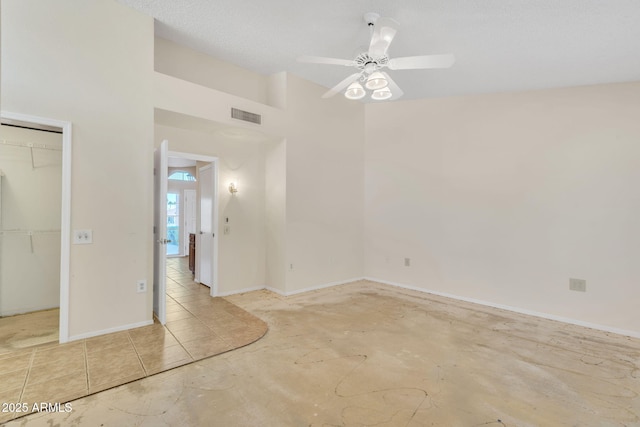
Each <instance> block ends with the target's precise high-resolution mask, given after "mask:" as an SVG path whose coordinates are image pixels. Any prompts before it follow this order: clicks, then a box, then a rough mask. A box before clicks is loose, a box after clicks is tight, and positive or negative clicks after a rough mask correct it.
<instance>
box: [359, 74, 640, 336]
mask: <svg viewBox="0 0 640 427" xmlns="http://www.w3.org/2000/svg"><path fill="white" fill-rule="evenodd" d="M639 99H640V84H638V83H635V84H617V85H602V86H592V87H579V88H568V89H558V90H547V91H536V92H525V93H511V94H497V95H485V96H473V97H460V98H447V99H433V100H421V101H407V102H395V103H385V104H370V105H368V106H367V116H366V119H367V123H366V132H367V139H366V141H367V143H366V148H365V153H366V160H365V164H366V167H365V188H366V189H365V194H366V197H365V251H366V267H365V273H366V275H367V276H370V277H373V278H377V279H382V280H385V281H389V282H394V283H399V284H403V285H408V286H413V287H417V288H420V289H426V290H433V291H436V292H441V293H447V294H452V295H455V296H458V297H463V298H468V299H474V300H478V301H484V302H489V303H491V304H497V305H504V306H509V307H515V308H517V309H520V310H528V311H533V312H537V313H543V314H545V315H552V316H557V317H561V318H566V319H571V320H574V321H579V322H584V323H591V324H595V325H602V326H606V327H608V328H613V329H619V330H621V331H634V332H635V333H636V334H638V333H640V311H638V310H637V300H638V298H639V297H640V291H639V290H638V286H637V281H638V277H640V263H638V259H640V245H639V243H638V242H639V241H640V240H639V239H638V238H639V237H640V217H639V216H638V212H639V211H640V197H639V195H638V194H639V192H638V183H639V182H640V168H639V167H638V165H639V164H640V144H638V141H640V121H639V120H638V117H640V102H639V101H638V100H639ZM404 258H410V259H411V266H410V267H405V266H404ZM570 277H573V278H579V279H585V280H586V282H587V292H586V293H581V292H575V291H569V278H570Z"/></svg>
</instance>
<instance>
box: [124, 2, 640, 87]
mask: <svg viewBox="0 0 640 427" xmlns="http://www.w3.org/2000/svg"><path fill="white" fill-rule="evenodd" d="M118 1H119V2H120V3H123V4H126V5H129V6H131V7H133V8H135V9H138V10H140V11H141V12H143V13H145V14H148V15H150V16H153V17H154V18H156V34H157V35H159V36H160V37H164V38H167V39H170V40H173V41H175V42H178V43H180V44H183V45H186V46H189V47H191V48H194V49H197V50H199V51H201V52H204V53H208V54H210V55H212V56H215V57H217V58H219V59H222V60H225V61H228V62H231V63H234V64H236V65H239V66H241V67H244V68H247V69H249V70H252V71H255V72H258V73H261V74H271V73H275V72H279V71H288V72H291V73H294V74H297V75H299V76H301V77H303V78H306V79H308V80H311V81H313V82H316V83H319V84H321V85H323V86H325V87H327V88H329V87H332V86H333V85H335V84H336V83H338V82H339V81H340V80H342V79H343V78H345V77H346V76H348V75H349V74H351V73H352V72H353V71H352V69H350V68H347V67H341V66H332V65H315V64H303V63H298V62H296V58H297V57H299V56H302V55H316V56H329V57H336V58H345V59H352V58H354V57H355V56H356V54H357V53H359V52H360V51H362V50H366V48H365V47H366V46H367V45H368V42H369V30H368V28H367V27H366V25H365V23H364V21H363V19H362V17H363V15H364V13H366V12H377V13H379V14H380V15H382V16H387V17H391V18H394V19H395V20H396V21H398V22H399V23H400V29H399V31H398V34H397V35H396V38H395V40H394V41H393V43H392V45H391V47H390V49H389V56H390V57H391V58H393V57H399V56H411V55H427V54H437V53H453V54H455V55H456V59H457V62H456V64H455V65H454V66H453V67H452V68H450V69H445V70H404V71H390V72H389V73H390V75H391V76H392V77H393V79H394V80H395V81H396V83H397V84H398V85H399V86H400V87H401V88H402V89H403V90H404V92H405V95H404V97H403V98H401V99H415V98H427V97H442V96H452V95H464V94H474V93H489V92H505V91H520V90H529V89H543V88H553V87H562V86H577V85H590V84H597V83H612V82H626V81H640V0H535V1H534V0H528V1H526V0H475V1H470V0H397V1H389V0H321V1H303V0H183V1H175V0H118Z"/></svg>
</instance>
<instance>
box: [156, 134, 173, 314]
mask: <svg viewBox="0 0 640 427" xmlns="http://www.w3.org/2000/svg"><path fill="white" fill-rule="evenodd" d="M168 145H169V143H168V141H167V140H164V141H162V144H160V147H158V148H157V149H156V151H155V153H154V166H153V167H154V169H153V170H154V177H153V178H154V180H153V187H154V188H153V189H154V192H153V193H154V199H153V241H154V243H153V313H154V314H155V315H156V317H157V318H158V321H159V322H160V323H161V324H163V325H164V324H165V323H166V322H167V302H166V299H167V243H169V241H168V240H167V147H168Z"/></svg>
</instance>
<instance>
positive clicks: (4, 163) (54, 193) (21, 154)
mask: <svg viewBox="0 0 640 427" xmlns="http://www.w3.org/2000/svg"><path fill="white" fill-rule="evenodd" d="M0 139H1V140H5V141H7V142H9V143H12V144H22V145H24V146H15V145H3V144H0V170H1V171H2V172H3V173H4V176H3V177H2V178H0V179H1V180H2V193H0V194H1V198H2V202H3V203H2V204H1V206H2V208H1V212H0V230H19V232H17V233H12V232H11V231H8V232H6V233H3V234H2V235H0V316H8V315H13V314H18V313H26V312H30V311H36V310H43V309H48V308H54V307H58V306H59V304H60V223H61V219H60V209H61V197H62V194H61V183H62V151H53V150H45V149H39V148H33V162H34V165H35V168H33V166H32V163H31V162H32V159H31V149H30V148H28V147H27V145H28V144H32V145H34V146H35V147H41V146H47V147H50V148H58V149H60V150H61V149H62V136H61V135H60V134H56V133H51V132H42V131H36V130H31V129H22V128H16V127H9V126H0ZM56 230H57V231H56ZM27 232H31V233H32V236H31V237H30V236H29V235H28V234H27ZM32 245H33V246H32Z"/></svg>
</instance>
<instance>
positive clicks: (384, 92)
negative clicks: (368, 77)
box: [371, 87, 393, 101]
mask: <svg viewBox="0 0 640 427" xmlns="http://www.w3.org/2000/svg"><path fill="white" fill-rule="evenodd" d="M392 96H393V94H392V93H391V90H389V88H388V87H385V88H382V89H378V90H374V91H373V93H372V94H371V99H375V100H376V101H384V100H385V99H389V98H391V97H392Z"/></svg>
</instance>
